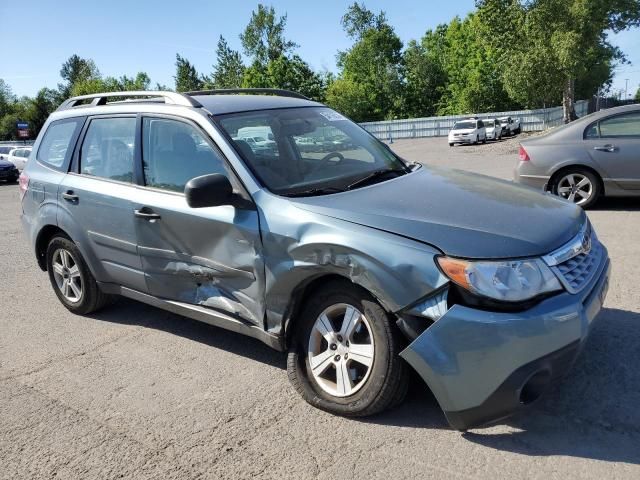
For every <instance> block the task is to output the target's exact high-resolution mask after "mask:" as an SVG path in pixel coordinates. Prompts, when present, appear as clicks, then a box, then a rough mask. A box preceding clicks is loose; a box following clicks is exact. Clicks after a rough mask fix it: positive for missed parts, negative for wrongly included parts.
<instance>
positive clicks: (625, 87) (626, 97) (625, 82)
mask: <svg viewBox="0 0 640 480" xmlns="http://www.w3.org/2000/svg"><path fill="white" fill-rule="evenodd" d="M628 87H629V79H628V78H625V79H624V100H625V101H627V100H628V99H629V95H628V93H629V92H628Z"/></svg>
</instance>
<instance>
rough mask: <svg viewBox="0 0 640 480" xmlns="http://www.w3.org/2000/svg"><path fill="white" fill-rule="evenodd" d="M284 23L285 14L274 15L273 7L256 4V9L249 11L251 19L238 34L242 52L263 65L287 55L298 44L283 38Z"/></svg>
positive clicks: (285, 22) (285, 19)
mask: <svg viewBox="0 0 640 480" xmlns="http://www.w3.org/2000/svg"><path fill="white" fill-rule="evenodd" d="M286 25H287V16H286V15H283V16H281V17H276V12H275V9H274V8H273V7H265V6H264V5H262V4H258V10H257V11H253V12H251V20H250V21H249V24H248V25H247V27H246V28H245V29H244V32H243V33H242V34H241V35H240V41H241V42H242V47H243V48H244V53H245V54H246V55H247V56H249V57H251V59H252V61H253V63H258V64H260V65H261V66H263V67H266V65H267V63H268V62H269V61H274V60H277V59H278V58H280V57H281V56H283V55H287V54H288V53H289V52H291V51H292V50H293V49H295V48H296V47H297V46H298V45H297V44H296V43H295V42H292V41H290V40H287V39H286V38H285V36H284V29H285V26H286Z"/></svg>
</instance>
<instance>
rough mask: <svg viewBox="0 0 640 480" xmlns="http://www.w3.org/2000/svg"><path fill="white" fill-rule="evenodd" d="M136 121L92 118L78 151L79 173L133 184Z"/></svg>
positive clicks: (132, 119)
mask: <svg viewBox="0 0 640 480" xmlns="http://www.w3.org/2000/svg"><path fill="white" fill-rule="evenodd" d="M135 136H136V118H135V117H121V118H94V119H93V120H91V123H90V124H89V128H88V129H87V133H86V134H85V137H84V141H83V142H82V148H81V150H80V173H81V174H83V175H91V176H93V177H100V178H107V179H109V180H116V181H118V182H127V183H133V158H134V155H133V153H134V140H135Z"/></svg>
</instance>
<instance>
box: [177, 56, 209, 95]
mask: <svg viewBox="0 0 640 480" xmlns="http://www.w3.org/2000/svg"><path fill="white" fill-rule="evenodd" d="M173 78H174V79H175V81H176V92H189V91H195V90H201V89H202V87H203V84H204V81H203V80H202V78H201V77H200V75H198V72H197V71H196V68H195V67H194V66H193V65H192V64H191V62H190V61H189V60H187V59H186V58H184V57H181V56H180V54H176V76H175V77H173Z"/></svg>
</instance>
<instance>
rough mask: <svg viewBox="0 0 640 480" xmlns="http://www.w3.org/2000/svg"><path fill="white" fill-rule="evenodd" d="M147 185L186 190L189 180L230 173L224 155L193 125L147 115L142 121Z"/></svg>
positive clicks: (143, 154) (143, 156) (143, 160)
mask: <svg viewBox="0 0 640 480" xmlns="http://www.w3.org/2000/svg"><path fill="white" fill-rule="evenodd" d="M142 137H143V142H142V163H143V172H144V181H145V185H147V186H148V187H153V188H159V189H162V190H169V191H173V192H184V187H185V185H186V184H187V182H188V181H189V180H191V179H192V178H195V177H199V176H202V175H208V174H212V173H219V174H222V175H225V176H227V177H229V175H228V173H227V169H226V166H225V161H224V159H223V158H222V157H221V156H220V154H219V153H218V152H217V151H216V150H214V149H213V147H212V146H211V145H210V144H209V142H208V141H207V140H206V139H205V138H204V136H203V135H202V134H201V133H200V132H199V131H198V130H197V129H196V128H194V127H193V126H192V125H190V124H189V123H186V122H181V121H178V120H171V119H166V118H153V117H145V118H144V119H143V122H142Z"/></svg>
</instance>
